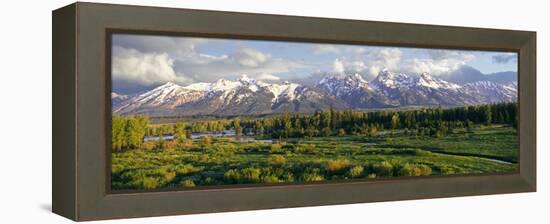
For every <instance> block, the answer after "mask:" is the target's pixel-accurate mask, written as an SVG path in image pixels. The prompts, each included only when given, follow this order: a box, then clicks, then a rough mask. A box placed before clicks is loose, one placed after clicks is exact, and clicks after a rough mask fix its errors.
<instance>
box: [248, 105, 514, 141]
mask: <svg viewBox="0 0 550 224" xmlns="http://www.w3.org/2000/svg"><path fill="white" fill-rule="evenodd" d="M516 123H517V103H497V104H488V105H477V106H467V107H457V108H448V109H443V108H441V107H439V108H425V109H420V110H407V111H388V110H385V111H373V112H361V111H351V110H350V111H335V110H333V109H330V110H328V111H319V112H316V113H314V114H312V115H299V114H289V113H285V114H282V115H280V116H277V117H273V118H264V119H259V120H244V121H242V122H241V124H240V125H241V126H242V127H243V128H244V129H247V130H252V131H253V133H256V134H257V135H261V136H270V137H272V138H301V137H316V136H334V135H340V136H341V135H346V134H354V135H374V134H376V133H377V132H378V131H380V130H388V129H390V130H395V129H408V130H411V132H414V133H417V134H418V133H421V134H426V135H444V134H446V133H448V132H450V131H452V130H453V129H455V128H467V129H468V130H471V129H472V126H473V125H474V124H484V125H489V124H510V125H513V126H514V127H515V126H516Z"/></svg>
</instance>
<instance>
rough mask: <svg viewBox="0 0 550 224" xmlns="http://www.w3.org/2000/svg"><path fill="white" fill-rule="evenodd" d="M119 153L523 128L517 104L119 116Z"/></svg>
mask: <svg viewBox="0 0 550 224" xmlns="http://www.w3.org/2000/svg"><path fill="white" fill-rule="evenodd" d="M112 119H113V122H112V145H113V149H114V150H115V151H116V150H121V149H135V148H139V147H140V146H141V144H142V143H143V139H144V137H145V136H159V138H162V136H163V135H166V134H170V135H174V139H175V140H178V141H180V142H183V141H184V140H185V139H190V138H191V134H192V133H193V132H198V133H205V132H220V131H224V130H228V129H233V130H234V131H235V133H236V135H237V136H240V135H242V134H243V133H246V134H249V133H251V134H253V135H257V136H258V137H260V138H303V137H328V136H344V135H347V134H352V135H367V136H374V135H376V134H377V132H378V131H380V130H396V129H405V130H407V132H409V133H411V134H414V135H430V136H437V137H439V136H442V135H445V134H447V133H449V132H451V131H453V130H454V129H456V128H466V130H467V131H469V132H470V131H471V130H472V129H473V126H474V124H483V125H489V124H510V125H512V126H514V127H516V125H517V103H497V104H488V105H477V106H467V107H457V108H448V109H443V108H441V107H439V108H425V109H419V110H406V111H390V110H384V111H371V112H364V111H351V110H349V111H335V110H333V109H330V110H328V111H318V112H315V113H314V114H308V115H305V114H290V113H284V114H281V115H277V116H273V117H267V118H256V119H240V118H235V119H233V120H227V119H222V120H213V121H198V122H177V123H175V124H162V125H149V119H148V118H147V117H145V116H129V117H122V116H113V118H112Z"/></svg>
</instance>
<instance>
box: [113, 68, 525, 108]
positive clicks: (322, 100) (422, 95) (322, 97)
mask: <svg viewBox="0 0 550 224" xmlns="http://www.w3.org/2000/svg"><path fill="white" fill-rule="evenodd" d="M111 99H112V105H113V113H115V114H125V115H128V114H147V115H152V116H166V115H209V114H215V115H241V114H269V113H280V112H314V111H316V110H326V109H328V108H330V107H333V108H335V109H375V108H395V107H404V106H439V105H441V106H464V105H475V104H484V103H495V102H515V101H516V100H517V83H515V82H512V83H509V84H506V85H505V84H498V83H495V82H491V81H479V82H472V83H467V84H463V85H459V84H456V83H451V82H447V81H444V80H441V79H438V78H435V77H432V76H431V75H429V74H428V73H423V74H420V75H417V76H409V75H406V74H402V73H393V72H390V71H388V70H383V71H381V72H380V73H379V75H378V76H377V77H376V78H375V79H374V80H372V81H370V82H369V81H366V80H365V79H363V77H362V76H361V75H359V74H351V75H345V74H336V75H330V76H326V77H324V78H323V79H322V80H320V81H319V82H318V83H317V84H316V85H314V86H306V85H301V84H297V83H290V82H288V81H285V82H282V83H279V84H273V83H266V82H262V81H259V80H254V79H251V78H249V77H247V76H246V75H243V76H241V77H240V78H239V79H237V80H234V81H233V80H226V79H220V80H217V81H215V82H212V83H205V82H201V83H194V84H191V85H188V86H180V85H177V84H175V83H171V82H168V83H166V84H164V85H161V86H158V87H156V88H154V89H152V90H149V91H145V92H143V93H140V94H136V95H121V94H117V93H114V92H113V93H112V94H111Z"/></svg>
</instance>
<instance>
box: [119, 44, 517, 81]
mask: <svg viewBox="0 0 550 224" xmlns="http://www.w3.org/2000/svg"><path fill="white" fill-rule="evenodd" d="M112 58H113V62H112V65H113V67H112V74H113V80H114V82H115V84H116V83H117V82H125V83H127V84H131V83H135V84H136V85H143V86H147V85H158V84H162V83H165V82H167V81H172V82H176V83H178V84H182V85H186V84H191V83H195V82H211V81H215V80H217V79H220V78H224V79H235V78H237V77H239V76H240V75H242V74H246V75H248V76H249V77H252V78H255V79H260V80H264V81H268V82H277V81H283V80H288V79H296V78H304V77H308V76H311V75H312V74H313V75H314V74H319V73H359V74H361V75H362V76H363V77H364V78H365V79H367V80H370V79H373V78H374V77H376V75H377V74H378V72H379V71H381V70H382V69H385V68H386V69H389V70H390V71H394V72H403V73H406V74H410V75H415V74H419V73H422V72H428V73H430V74H432V75H434V76H445V75H451V74H453V71H456V70H457V69H459V68H460V67H461V66H465V65H467V66H470V67H473V68H475V69H477V70H479V71H481V72H482V73H485V74H490V73H496V72H503V71H517V55H516V54H515V53H506V52H490V51H471V50H444V49H423V48H404V47H382V46H364V45H340V44H322V43H299V42H282V41H257V40H238V39H213V38H190V37H167V36H150V35H133V34H132V35H130V34H115V35H113V57H112Z"/></svg>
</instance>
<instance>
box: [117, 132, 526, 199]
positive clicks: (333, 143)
mask: <svg viewBox="0 0 550 224" xmlns="http://www.w3.org/2000/svg"><path fill="white" fill-rule="evenodd" d="M454 132H455V133H452V134H449V135H446V136H444V137H440V138H436V137H430V136H422V137H419V136H409V135H407V134H406V132H405V131H404V130H395V131H392V132H390V131H384V132H380V133H378V134H377V136H375V137H365V136H342V137H314V138H302V139H288V140H286V141H282V142H280V143H265V142H261V141H258V142H240V141H237V140H233V139H224V138H206V139H196V140H187V141H186V142H185V143H182V144H177V143H175V142H170V141H167V142H166V145H165V146H164V149H163V150H154V149H152V150H143V149H139V150H127V151H121V152H115V153H113V154H112V188H113V189H114V190H131V189H157V188H181V187H195V186H209V185H224V184H250V183H281V182H311V181H323V180H342V179H356V178H370V179H376V178H388V177H397V176H426V175H452V174H480V173H501V172H513V171H515V170H516V169H517V164H516V161H517V153H518V150H517V149H518V145H517V140H516V136H517V135H516V132H515V130H514V129H513V128H511V127H507V126H502V125H492V126H476V127H475V128H474V131H473V133H466V132H465V131H463V130H454Z"/></svg>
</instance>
